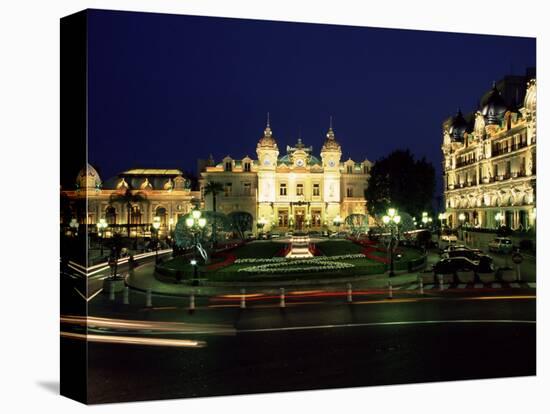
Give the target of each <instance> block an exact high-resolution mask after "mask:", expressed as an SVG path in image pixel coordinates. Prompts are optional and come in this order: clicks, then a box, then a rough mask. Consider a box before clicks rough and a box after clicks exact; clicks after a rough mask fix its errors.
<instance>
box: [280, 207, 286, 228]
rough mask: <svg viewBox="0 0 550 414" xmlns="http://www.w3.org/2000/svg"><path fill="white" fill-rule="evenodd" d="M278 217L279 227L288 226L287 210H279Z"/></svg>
mask: <svg viewBox="0 0 550 414" xmlns="http://www.w3.org/2000/svg"><path fill="white" fill-rule="evenodd" d="M278 219H279V220H278V224H279V227H286V226H288V210H286V209H285V210H279V216H278Z"/></svg>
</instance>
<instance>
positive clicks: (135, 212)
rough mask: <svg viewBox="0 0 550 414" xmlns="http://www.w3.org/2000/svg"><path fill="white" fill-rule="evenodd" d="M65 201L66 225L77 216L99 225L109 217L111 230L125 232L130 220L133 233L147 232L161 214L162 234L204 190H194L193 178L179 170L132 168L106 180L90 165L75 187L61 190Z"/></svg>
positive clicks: (63, 209)
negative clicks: (192, 188)
mask: <svg viewBox="0 0 550 414" xmlns="http://www.w3.org/2000/svg"><path fill="white" fill-rule="evenodd" d="M86 198H87V204H86ZM61 200H62V206H61V209H62V221H63V224H64V225H65V226H67V225H68V222H70V220H71V219H77V220H78V222H79V223H80V224H88V225H90V226H93V227H95V224H96V223H98V222H99V220H100V219H105V221H106V222H107V223H108V224H109V231H110V232H113V231H120V232H124V231H126V229H127V226H126V225H127V223H128V222H130V224H131V229H132V234H133V235H136V232H137V235H143V234H147V233H148V232H149V230H150V226H151V224H152V222H153V220H154V218H155V217H158V220H159V221H160V223H161V227H160V234H161V235H162V234H167V233H168V232H169V231H170V230H172V229H173V228H174V227H173V226H175V223H177V220H178V218H179V217H180V216H182V215H184V214H186V213H188V212H189V211H190V210H191V209H192V208H193V206H194V205H196V204H198V203H199V202H200V193H199V192H194V191H191V185H190V181H189V179H187V178H185V177H184V176H183V172H182V171H180V170H177V169H132V170H128V171H124V172H122V173H120V174H119V175H117V176H115V177H112V178H110V179H108V180H107V181H105V182H102V180H101V177H100V176H99V174H98V173H97V171H96V170H95V168H94V167H92V166H91V165H89V164H88V165H87V166H86V167H85V168H83V169H82V170H81V171H80V173H79V174H78V176H77V177H76V183H75V188H74V189H70V190H62V191H61ZM90 231H92V232H93V231H94V230H93V229H91V230H90Z"/></svg>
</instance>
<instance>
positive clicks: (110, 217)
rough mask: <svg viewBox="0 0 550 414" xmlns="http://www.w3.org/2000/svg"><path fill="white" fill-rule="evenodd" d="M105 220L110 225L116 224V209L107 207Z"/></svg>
mask: <svg viewBox="0 0 550 414" xmlns="http://www.w3.org/2000/svg"><path fill="white" fill-rule="evenodd" d="M105 220H106V221H107V223H108V224H116V209H115V208H114V207H112V206H111V207H107V209H106V210H105Z"/></svg>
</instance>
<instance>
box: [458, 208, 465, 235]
mask: <svg viewBox="0 0 550 414" xmlns="http://www.w3.org/2000/svg"><path fill="white" fill-rule="evenodd" d="M458 220H459V221H460V240H464V229H463V226H464V220H466V215H465V214H464V213H460V214H459V215H458Z"/></svg>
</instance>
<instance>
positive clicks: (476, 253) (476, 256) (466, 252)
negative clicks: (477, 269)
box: [442, 249, 493, 263]
mask: <svg viewBox="0 0 550 414" xmlns="http://www.w3.org/2000/svg"><path fill="white" fill-rule="evenodd" d="M450 257H466V258H467V259H470V260H473V261H476V260H477V261H479V260H481V258H482V257H485V258H486V259H484V260H487V261H488V262H490V263H493V258H492V257H491V256H487V255H486V254H483V253H482V252H481V250H474V249H454V250H451V251H448V252H446V253H444V256H442V258H443V259H447V258H450Z"/></svg>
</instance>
